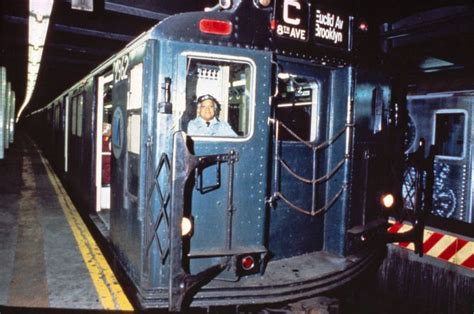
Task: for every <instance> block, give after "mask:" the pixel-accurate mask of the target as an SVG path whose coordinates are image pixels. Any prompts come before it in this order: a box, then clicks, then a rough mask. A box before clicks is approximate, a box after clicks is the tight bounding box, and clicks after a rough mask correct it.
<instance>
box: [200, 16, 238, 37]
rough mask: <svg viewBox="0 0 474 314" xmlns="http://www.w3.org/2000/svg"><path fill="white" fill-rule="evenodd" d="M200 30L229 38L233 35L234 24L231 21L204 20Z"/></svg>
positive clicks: (201, 22) (201, 21)
mask: <svg viewBox="0 0 474 314" xmlns="http://www.w3.org/2000/svg"><path fill="white" fill-rule="evenodd" d="M199 30H200V31H201V32H203V33H207V34H214V35H224V36H228V35H230V34H231V33H232V23H231V22H229V21H221V20H209V19H202V20H200V21H199Z"/></svg>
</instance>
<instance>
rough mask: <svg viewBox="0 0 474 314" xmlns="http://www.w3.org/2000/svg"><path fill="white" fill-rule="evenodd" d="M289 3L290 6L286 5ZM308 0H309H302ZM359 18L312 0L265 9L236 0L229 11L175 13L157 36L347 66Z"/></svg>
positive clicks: (155, 30) (158, 29)
mask: <svg viewBox="0 0 474 314" xmlns="http://www.w3.org/2000/svg"><path fill="white" fill-rule="evenodd" d="M285 3H286V5H285ZM298 3H304V2H298ZM352 20H353V18H352V17H351V16H349V15H348V14H345V13H341V12H339V11H337V10H336V9H330V8H328V7H327V6H326V7H324V6H321V5H316V4H313V3H312V2H311V1H309V2H306V5H304V4H302V5H300V6H297V5H296V4H294V3H293V4H292V2H291V1H273V5H272V6H270V7H268V8H259V7H258V6H257V5H255V4H254V1H252V0H241V1H234V5H233V6H232V7H231V8H230V9H227V10H223V9H220V8H219V7H215V8H214V9H213V10H211V11H207V12H188V13H182V14H178V15H174V16H170V17H168V18H166V19H165V20H163V21H162V22H161V23H160V24H158V25H157V26H155V27H154V28H153V29H152V34H151V36H152V37H154V38H157V39H167V40H173V41H182V42H189V43H197V44H211V45H219V46H226V47H237V48H245V49H256V50H267V51H273V52H275V53H277V54H281V55H287V56H291V57H297V58H304V59H308V60H311V61H313V62H316V63H320V64H324V65H333V66H345V65H347V63H348V62H349V52H350V51H351V49H352V41H351V32H352Z"/></svg>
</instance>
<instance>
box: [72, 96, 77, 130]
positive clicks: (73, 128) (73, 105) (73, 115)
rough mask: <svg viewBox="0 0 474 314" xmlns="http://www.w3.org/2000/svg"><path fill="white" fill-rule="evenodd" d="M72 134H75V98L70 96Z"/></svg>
mask: <svg viewBox="0 0 474 314" xmlns="http://www.w3.org/2000/svg"><path fill="white" fill-rule="evenodd" d="M71 120H72V128H71V131H72V134H73V135H76V122H77V98H76V97H73V98H72V117H71Z"/></svg>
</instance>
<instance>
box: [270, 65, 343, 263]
mask: <svg viewBox="0 0 474 314" xmlns="http://www.w3.org/2000/svg"><path fill="white" fill-rule="evenodd" d="M279 69H280V73H279V74H278V94H277V95H276V97H275V99H274V130H275V131H274V145H273V147H274V152H273V158H274V180H273V189H272V190H273V191H272V195H273V202H272V203H273V206H274V208H275V210H273V211H271V218H270V227H269V233H270V235H269V238H270V239H271V241H270V243H269V248H270V250H271V252H272V253H273V254H274V256H275V258H286V257H291V256H294V255H300V254H305V253H310V252H315V251H321V250H323V249H326V250H329V251H333V252H337V253H339V254H341V253H342V250H343V245H342V244H341V243H342V240H341V239H342V238H343V237H344V234H343V233H342V232H343V230H344V227H343V226H344V221H345V219H344V215H345V211H346V210H345V207H344V205H343V199H344V195H345V194H346V193H347V192H346V186H345V183H344V182H345V181H347V178H345V177H344V176H345V175H346V174H345V170H344V167H345V165H347V154H346V152H345V144H346V140H345V138H346V137H345V136H344V134H345V133H346V131H347V128H348V124H347V123H346V117H347V95H348V94H349V89H348V84H347V81H349V80H348V75H349V74H348V73H349V72H348V70H347V69H346V68H342V69H336V70H334V69H330V68H326V67H317V66H310V65H307V64H304V65H303V64H298V63H293V62H285V61H283V60H282V61H280V62H279ZM334 91H337V92H334ZM283 228H284V230H285V233H286V236H285V237H280V236H279V234H280V233H281V230H282V229H283ZM330 228H333V229H331V231H332V233H331V234H332V237H331V238H330V239H326V238H325V234H326V232H328V230H330ZM308 230H312V232H308ZM338 233H341V237H337V236H336V234H338Z"/></svg>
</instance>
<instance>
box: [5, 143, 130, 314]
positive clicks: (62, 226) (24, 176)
mask: <svg viewBox="0 0 474 314" xmlns="http://www.w3.org/2000/svg"><path fill="white" fill-rule="evenodd" d="M17 135H18V136H17V137H16V139H15V143H14V144H13V145H12V146H11V147H10V148H9V149H8V151H7V152H6V156H5V158H4V159H3V160H0V265H1V266H0V313H2V314H3V313H8V312H38V313H42V312H48V310H51V309H54V312H58V313H61V312H62V313H63V312H69V310H71V311H82V310H87V311H92V312H95V311H98V312H101V311H102V310H112V311H114V312H121V311H124V312H131V311H133V307H132V305H131V303H130V302H129V300H128V298H127V296H126V295H125V293H124V291H123V289H122V287H121V286H120V284H119V283H118V281H117V279H116V277H115V276H114V273H113V271H112V270H111V268H110V266H109V265H108V263H107V261H106V259H105V258H104V255H103V254H102V252H101V250H100V249H99V247H98V246H97V244H96V243H95V241H94V240H93V238H92V236H91V234H90V233H89V231H88V229H87V227H86V225H85V224H84V222H83V220H82V219H81V217H80V216H79V214H78V212H77V210H76V208H75V207H74V205H73V204H72V202H71V200H70V199H69V197H68V195H67V194H66V193H65V190H64V188H63V187H62V185H61V183H60V181H59V179H58V178H57V177H56V176H55V175H54V173H53V171H52V170H51V168H50V166H49V164H48V162H47V160H46V159H45V158H44V157H43V156H42V155H41V153H40V152H39V151H38V149H37V148H36V146H35V145H34V143H33V142H32V141H31V140H30V139H29V138H27V137H26V136H24V135H22V134H17Z"/></svg>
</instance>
